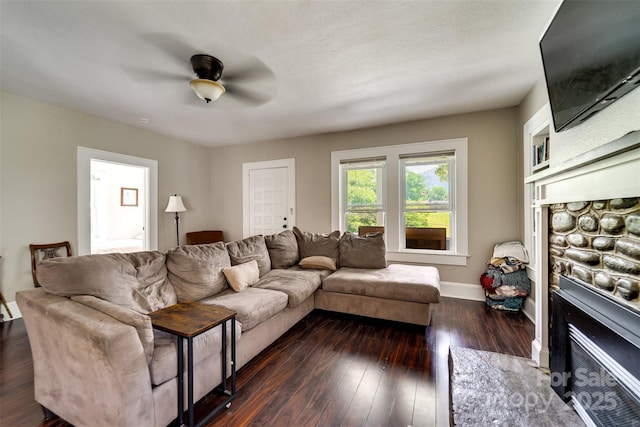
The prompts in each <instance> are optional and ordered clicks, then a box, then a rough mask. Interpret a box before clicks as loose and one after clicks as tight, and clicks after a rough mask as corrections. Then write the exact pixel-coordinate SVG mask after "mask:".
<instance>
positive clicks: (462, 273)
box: [211, 108, 520, 284]
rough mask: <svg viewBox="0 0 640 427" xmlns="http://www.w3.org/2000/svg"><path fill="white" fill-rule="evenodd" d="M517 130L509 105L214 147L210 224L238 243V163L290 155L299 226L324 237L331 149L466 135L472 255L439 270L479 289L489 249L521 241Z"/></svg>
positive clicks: (328, 210)
mask: <svg viewBox="0 0 640 427" xmlns="http://www.w3.org/2000/svg"><path fill="white" fill-rule="evenodd" d="M519 132H520V129H519V128H518V123H517V110H516V109H515V108H508V109H501V110H494V111H486V112H478V113H473V114H465V115H457V116H451V117H444V118H438V119H431V120H421V121H414V122H409V123H404V124H397V125H390V126H383V127H377V128H370V129H363V130H357V131H350V132H340V133H332V134H325V135H316V136H311V137H304V138H293V139H287V140H281V141H272V142H261V143H255V144H248V145H241V146H235V147H223V148H216V149H212V150H211V169H212V172H211V178H212V201H213V220H214V222H215V224H216V227H217V228H220V229H222V230H223V231H224V232H225V235H226V238H227V239H238V238H241V237H242V163H243V162H256V161H265V160H276V159H283V158H290V157H294V158H295V159H296V185H297V188H296V204H297V210H298V217H297V223H298V226H299V227H300V228H302V229H304V230H309V231H314V232H328V231H331V230H330V228H331V176H330V173H331V151H335V150H345V149H353V148H362V147H373V146H381V145H392V144H406V143H413V142H423V141H434V140H439V139H448V138H458V137H467V138H468V139H469V230H470V233H469V234H470V237H469V253H470V255H471V257H470V258H469V262H468V266H467V267H453V266H438V267H439V269H440V273H441V276H442V280H443V281H450V282H459V283H472V284H478V283H479V282H478V280H479V277H480V274H481V273H482V272H483V271H484V269H485V268H486V266H485V263H486V261H487V260H488V258H489V257H490V256H491V253H492V249H493V245H494V244H495V243H498V242H501V241H506V240H513V239H517V238H518V224H519V218H518V216H517V214H516V212H517V209H518V203H519V199H518V198H517V189H518V186H519V182H520V181H518V159H517V141H518V136H517V135H518V133H519Z"/></svg>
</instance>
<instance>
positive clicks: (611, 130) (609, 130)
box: [518, 70, 640, 239]
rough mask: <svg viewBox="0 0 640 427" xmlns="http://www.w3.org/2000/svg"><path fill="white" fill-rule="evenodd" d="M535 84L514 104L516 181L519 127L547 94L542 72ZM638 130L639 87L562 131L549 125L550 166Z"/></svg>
mask: <svg viewBox="0 0 640 427" xmlns="http://www.w3.org/2000/svg"><path fill="white" fill-rule="evenodd" d="M540 73H541V77H540V79H539V80H538V82H537V83H536V84H535V86H534V87H533V88H532V89H531V90H530V91H529V93H528V94H527V96H526V97H525V98H524V100H523V101H522V102H521V103H520V106H519V107H518V117H519V119H518V121H519V124H518V126H519V134H518V135H519V139H520V144H519V146H518V149H519V155H518V157H519V162H520V165H521V166H520V167H519V169H518V171H519V174H520V177H519V180H520V182H523V180H524V176H523V174H522V171H523V167H522V157H523V156H522V146H523V144H522V138H523V136H522V129H523V127H524V125H525V123H526V122H527V121H528V120H529V119H530V118H531V116H533V115H534V114H535V113H536V112H538V110H539V109H540V108H542V106H543V105H544V104H546V103H547V102H549V96H548V95H547V87H546V83H545V80H544V76H543V75H542V70H541V72H540ZM634 130H640V90H638V89H636V90H634V91H633V92H630V93H628V94H627V95H626V96H624V97H623V98H621V99H619V100H618V101H616V102H615V103H614V104H612V105H611V106H609V107H608V108H606V109H604V110H602V111H600V112H599V113H598V114H596V115H595V116H593V117H591V118H590V119H589V120H587V121H586V122H584V123H582V124H580V125H578V126H576V127H574V128H572V129H569V130H566V131H562V132H559V133H556V132H555V131H554V130H553V127H552V129H551V135H550V142H549V144H550V148H551V157H550V159H549V160H550V166H551V167H558V166H561V164H562V162H564V161H567V160H569V159H571V158H573V157H575V156H577V155H579V154H582V153H585V152H587V151H589V150H593V149H594V148H597V147H599V146H601V145H604V144H606V143H608V142H611V141H613V140H615V139H617V138H620V137H621V136H623V135H625V134H627V133H628V132H631V131H634ZM522 191H523V190H522V185H521V186H520V187H519V192H520V199H521V200H522V194H523V193H522ZM638 195H640V183H638ZM520 208H521V212H520V214H519V217H520V218H523V216H524V214H523V213H522V204H521V205H520ZM523 233H524V226H523V224H522V221H521V223H520V236H521V237H520V238H521V239H523V238H524V237H523V236H524V234H523Z"/></svg>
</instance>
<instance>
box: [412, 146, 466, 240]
mask: <svg viewBox="0 0 640 427" xmlns="http://www.w3.org/2000/svg"><path fill="white" fill-rule="evenodd" d="M400 169H401V178H402V184H401V186H402V189H403V190H404V192H403V197H402V203H401V210H402V212H401V215H402V218H401V227H402V229H403V230H404V232H403V233H400V234H401V235H403V236H404V237H405V241H404V245H403V248H405V249H431V250H447V249H452V245H453V243H454V240H453V239H452V231H454V229H453V228H452V224H454V223H455V210H454V209H453V201H454V200H455V198H454V193H455V186H454V185H453V184H454V182H453V181H454V180H453V179H452V178H454V177H455V153H452V152H450V153H432V154H407V155H401V156H400ZM449 172H451V174H450V173H449Z"/></svg>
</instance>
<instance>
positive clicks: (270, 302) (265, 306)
mask: <svg viewBox="0 0 640 427" xmlns="http://www.w3.org/2000/svg"><path fill="white" fill-rule="evenodd" d="M199 302H201V303H203V304H215V305H221V306H223V307H225V308H228V309H229V310H234V311H235V312H237V313H238V314H237V315H236V319H237V320H238V321H239V322H240V323H242V331H243V332H246V331H248V330H250V329H252V328H254V327H255V326H257V325H258V324H260V323H261V322H264V321H265V320H267V319H270V318H271V317H273V316H274V315H275V314H277V313H279V312H281V311H282V310H284V309H285V308H286V307H287V302H288V298H287V295H286V294H284V293H282V292H278V291H272V290H270V289H260V288H256V287H255V286H253V287H250V288H247V289H245V290H244V291H242V292H240V293H236V292H234V291H233V290H231V289H227V290H226V291H224V292H222V293H221V294H218V295H215V296H213V297H209V298H205V299H203V300H201V301H199Z"/></svg>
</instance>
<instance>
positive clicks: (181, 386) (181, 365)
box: [178, 336, 184, 426]
mask: <svg viewBox="0 0 640 427" xmlns="http://www.w3.org/2000/svg"><path fill="white" fill-rule="evenodd" d="M183 348H184V347H183V344H182V337H180V336H179V337H178V425H179V426H183V425H184V423H183V420H182V415H183V413H184V361H183V360H182V359H183V354H182V352H183Z"/></svg>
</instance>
